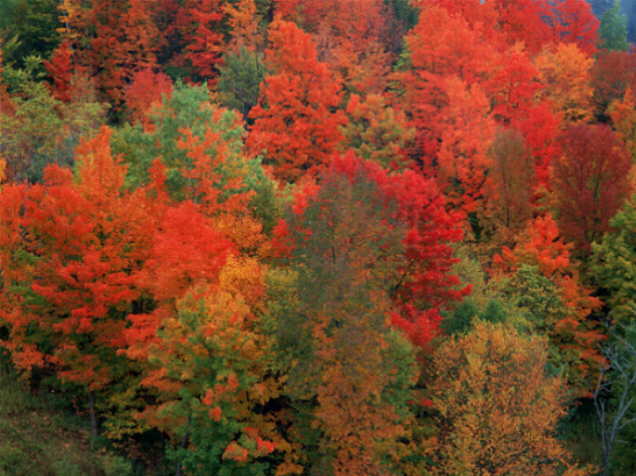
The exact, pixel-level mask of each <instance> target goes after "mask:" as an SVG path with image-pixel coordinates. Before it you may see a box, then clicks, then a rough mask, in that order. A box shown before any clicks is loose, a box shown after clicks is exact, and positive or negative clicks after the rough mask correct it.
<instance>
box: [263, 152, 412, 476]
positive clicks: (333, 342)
mask: <svg viewBox="0 0 636 476" xmlns="http://www.w3.org/2000/svg"><path fill="white" fill-rule="evenodd" d="M320 178H321V180H320V185H311V186H307V187H306V188H305V189H304V190H302V189H301V191H300V192H299V194H298V195H297V196H296V199H295V203H294V205H293V207H292V210H290V212H289V213H288V215H287V219H286V221H285V222H283V223H281V225H280V226H279V228H278V237H279V240H280V244H279V246H280V249H281V251H283V252H284V255H286V256H285V260H284V263H286V264H289V265H290V266H291V267H292V270H293V271H294V275H295V278H294V279H293V281H292V286H293V288H292V290H291V293H292V295H293V296H294V298H293V301H292V304H290V307H289V308H282V309H279V313H277V314H276V315H275V320H276V321H277V324H276V329H277V340H278V348H279V352H281V353H282V355H281V357H280V358H281V360H282V362H283V363H285V367H284V369H286V374H287V375H288V379H287V381H286V386H285V393H286V394H287V395H288V396H289V397H290V398H291V399H292V406H293V407H294V408H296V409H297V410H296V411H295V412H294V413H293V414H292V415H290V417H289V418H290V420H291V422H292V426H291V428H292V429H291V430H290V431H291V433H292V434H293V435H295V439H298V440H299V443H300V444H301V445H302V446H303V447H304V448H306V451H307V457H308V460H309V461H307V463H306V464H307V466H308V468H309V471H311V472H318V471H320V472H324V473H327V474H334V475H356V476H363V475H378V476H379V475H382V474H386V473H387V472H389V471H391V470H392V469H393V468H394V467H395V466H396V465H398V463H400V460H401V459H402V458H403V457H404V456H406V455H407V454H408V451H407V449H408V448H407V447H406V446H405V445H404V443H403V438H404V437H406V436H407V434H408V432H409V430H408V422H409V420H410V418H411V413H410V409H409V406H408V404H407V402H408V400H409V399H410V387H411V385H412V384H413V378H414V377H415V375H414V370H415V369H414V366H413V364H414V361H413V354H412V352H413V351H412V348H411V347H410V345H409V344H408V343H407V342H406V341H404V340H403V338H401V337H399V336H398V334H397V333H396V332H395V331H393V330H392V329H391V326H390V322H389V312H390V311H391V301H390V293H391V288H392V287H395V285H396V284H398V280H399V279H400V272H399V268H400V267H402V266H403V264H402V263H403V262H404V261H405V256H404V253H403V246H404V244H403V242H402V241H403V240H404V238H405V237H404V232H405V228H404V226H403V225H401V224H400V222H399V221H397V220H396V218H398V217H397V216H396V215H395V205H396V203H395V201H394V200H391V199H390V198H389V196H388V195H387V191H388V190H383V187H382V184H380V183H378V182H377V181H376V180H378V179H380V178H385V179H386V174H385V172H383V171H382V169H381V168H379V167H378V166H376V165H374V164H371V163H365V162H362V161H361V160H359V159H357V158H356V157H355V156H353V155H352V154H351V153H350V154H348V155H346V156H343V157H338V158H335V159H334V161H333V162H332V164H331V166H330V167H329V168H328V169H326V170H325V171H323V172H322V173H321V175H320ZM312 429H313V430H312Z"/></svg>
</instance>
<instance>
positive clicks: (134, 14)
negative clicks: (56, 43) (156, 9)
mask: <svg viewBox="0 0 636 476" xmlns="http://www.w3.org/2000/svg"><path fill="white" fill-rule="evenodd" d="M150 2H151V0H130V1H129V0H116V1H111V0H94V1H93V2H91V4H90V6H89V7H88V8H84V7H83V6H82V5H81V4H80V3H79V2H77V0H67V1H66V2H64V3H62V5H61V7H62V12H63V13H64V23H65V27H64V29H63V37H64V39H65V40H67V41H68V42H70V44H71V46H72V48H73V52H74V55H73V64H75V65H77V66H80V67H83V68H87V70H88V71H89V73H90V74H91V75H92V76H93V77H94V78H95V82H96V86H97V88H98V89H99V90H100V91H101V92H102V93H103V94H104V95H105V96H106V97H107V98H109V99H110V100H111V101H113V103H114V104H115V105H118V106H119V105H121V104H122V103H123V101H124V98H125V92H124V89H125V86H126V84H128V82H129V81H130V80H131V79H132V77H133V74H134V73H135V72H137V71H142V70H144V69H148V68H153V67H154V66H155V64H156V53H157V50H158V46H159V39H160V35H159V32H158V30H157V27H156V25H155V23H154V21H153V19H152V17H151V14H150V12H151V11H152V10H151V8H150Z"/></svg>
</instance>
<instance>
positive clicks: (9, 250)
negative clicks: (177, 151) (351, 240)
mask: <svg viewBox="0 0 636 476" xmlns="http://www.w3.org/2000/svg"><path fill="white" fill-rule="evenodd" d="M109 136H110V131H109V130H108V129H103V130H102V131H101V132H100V134H99V135H98V136H96V137H95V138H94V139H91V140H87V141H85V142H83V143H82V144H81V145H80V147H79V148H78V152H77V155H78V162H79V166H78V172H77V174H78V175H77V181H75V182H74V181H73V180H72V177H71V174H70V173H69V172H68V171H67V170H64V169H61V168H59V167H57V166H52V167H49V168H48V169H47V171H46V172H45V183H44V184H43V185H33V186H28V185H23V186H19V187H18V186H16V187H12V188H9V189H4V188H3V190H2V192H1V193H2V199H3V202H4V203H5V205H4V206H3V210H6V213H5V214H3V220H2V228H3V235H5V236H6V237H7V239H6V240H4V243H3V246H2V262H3V270H4V273H3V276H4V279H5V280H6V282H10V283H13V284H12V288H11V290H8V289H6V290H4V292H3V294H2V299H3V302H4V311H3V316H2V318H3V321H4V322H5V323H7V324H8V327H9V331H10V336H11V339H10V340H8V341H6V342H3V344H4V345H5V346H6V347H7V348H8V349H10V350H11V353H12V356H13V361H14V363H15V364H16V366H17V367H18V368H19V369H21V370H23V371H25V372H28V373H30V372H31V371H32V370H33V369H34V368H35V369H36V370H37V369H50V370H53V371H54V372H55V373H56V375H57V376H58V377H59V378H60V379H61V380H62V381H64V382H71V383H74V384H76V385H78V386H80V388H82V389H84V390H85V391H86V392H87V393H88V394H89V397H90V401H91V406H90V410H91V414H92V419H93V435H94V436H96V432H97V424H96V417H95V407H94V403H93V402H94V400H95V397H94V394H95V393H98V394H99V395H104V396H105V395H108V394H112V393H113V392H115V391H117V390H121V388H120V386H119V384H120V383H123V382H125V381H126V375H127V374H128V371H129V369H130V367H129V366H128V365H126V362H125V358H124V357H121V356H119V355H118V353H117V350H118V349H120V348H121V347H122V346H123V345H124V343H125V341H124V340H123V332H124V329H125V327H126V314H127V312H128V310H129V309H130V307H131V305H132V303H133V302H134V301H135V300H136V299H138V298H139V297H140V294H139V290H138V288H137V286H136V279H137V273H139V272H140V266H139V263H141V262H143V260H144V258H145V256H146V253H147V250H148V245H149V243H150V242H149V233H148V232H149V231H150V230H151V229H152V221H151V220H150V218H149V216H148V213H147V208H146V207H145V206H144V205H143V203H144V198H143V196H142V195H141V194H127V193H123V190H122V187H123V182H124V175H125V168H124V167H123V166H122V165H121V163H119V161H118V160H117V159H116V158H114V157H113V156H112V155H111V153H110V148H109V146H108V140H109ZM129 220H132V222H129ZM16 240H17V241H16ZM36 263H37V266H34V264H36ZM123 384H124V385H125V383H123Z"/></svg>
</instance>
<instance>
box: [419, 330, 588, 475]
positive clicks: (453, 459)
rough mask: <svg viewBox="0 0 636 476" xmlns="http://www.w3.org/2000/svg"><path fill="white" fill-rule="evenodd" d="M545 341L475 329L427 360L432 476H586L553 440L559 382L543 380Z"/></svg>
mask: <svg viewBox="0 0 636 476" xmlns="http://www.w3.org/2000/svg"><path fill="white" fill-rule="evenodd" d="M547 358H548V355H547V343H546V341H545V339H544V338H540V337H536V336H523V335H520V334H519V333H518V332H517V330H516V329H515V328H514V327H512V326H510V325H507V324H506V325H501V324H489V323H481V322H479V323H477V324H476V326H475V329H474V330H473V332H471V333H470V334H468V335H466V336H463V337H461V338H458V339H453V340H449V341H447V342H446V343H444V344H443V345H441V346H440V347H439V348H438V349H437V351H436V353H435V355H434V357H433V371H432V381H431V382H430V388H431V401H432V406H433V408H434V409H435V410H436V411H437V412H438V417H437V426H438V435H437V438H435V439H433V440H430V441H429V443H430V445H431V446H430V454H431V457H432V458H433V460H434V461H435V464H434V465H433V467H432V468H431V473H432V474H433V475H440V476H442V475H444V476H450V475H481V476H495V475H508V474H541V475H542V476H556V475H557V474H562V470H563V469H567V471H568V472H567V473H566V474H571V475H585V474H590V468H579V467H577V466H576V465H575V464H573V463H572V459H571V456H570V455H569V454H568V452H567V451H566V450H565V449H564V448H563V447H562V446H561V444H560V443H559V441H558V440H557V439H556V438H555V437H554V433H555V428H556V425H557V422H558V420H559V418H560V417H561V416H562V415H563V414H564V413H565V410H564V408H563V406H562V400H563V395H564V384H563V381H562V380H560V379H559V378H556V377H554V378H553V377H548V376H547V375H546V373H545V368H546V363H547Z"/></svg>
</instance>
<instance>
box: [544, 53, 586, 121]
mask: <svg viewBox="0 0 636 476" xmlns="http://www.w3.org/2000/svg"><path fill="white" fill-rule="evenodd" d="M535 64H536V67H537V69H538V70H539V73H540V80H541V82H542V83H543V88H542V89H540V90H539V92H538V93H537V95H538V97H539V99H547V100H549V101H550V102H552V104H553V106H554V108H555V110H556V112H559V113H561V114H562V115H563V118H564V119H565V120H566V121H568V122H571V123H576V122H583V121H586V120H587V119H589V118H590V117H591V115H592V112H593V105H592V95H593V93H594V90H593V88H592V86H591V69H592V66H593V65H594V58H591V57H589V56H588V55H587V54H585V53H584V52H583V51H581V50H580V49H579V47H578V46H577V45H576V44H575V43H559V44H558V45H556V46H553V45H550V46H549V47H547V48H546V49H544V50H543V51H542V52H541V53H540V54H539V55H538V56H537V58H536V59H535Z"/></svg>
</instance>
